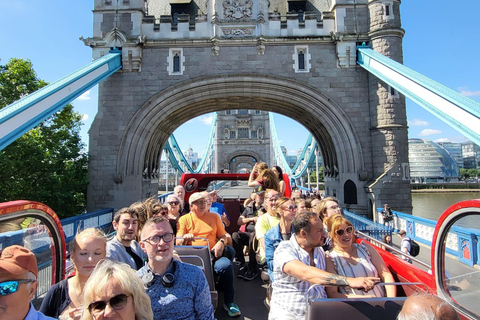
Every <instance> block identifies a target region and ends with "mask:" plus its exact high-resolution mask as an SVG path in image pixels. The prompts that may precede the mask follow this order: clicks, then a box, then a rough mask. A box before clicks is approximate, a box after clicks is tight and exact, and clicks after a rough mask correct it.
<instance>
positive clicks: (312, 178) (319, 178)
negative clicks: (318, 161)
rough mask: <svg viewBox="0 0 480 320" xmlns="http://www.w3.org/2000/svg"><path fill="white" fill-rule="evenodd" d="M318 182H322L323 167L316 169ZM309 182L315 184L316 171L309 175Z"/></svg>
mask: <svg viewBox="0 0 480 320" xmlns="http://www.w3.org/2000/svg"><path fill="white" fill-rule="evenodd" d="M318 181H319V182H323V167H320V168H318ZM310 182H317V171H313V172H312V173H310Z"/></svg>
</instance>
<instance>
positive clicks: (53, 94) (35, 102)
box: [0, 50, 122, 150]
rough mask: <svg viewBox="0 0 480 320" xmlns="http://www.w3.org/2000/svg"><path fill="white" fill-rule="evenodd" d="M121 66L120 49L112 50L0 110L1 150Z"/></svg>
mask: <svg viewBox="0 0 480 320" xmlns="http://www.w3.org/2000/svg"><path fill="white" fill-rule="evenodd" d="M120 68H122V56H121V53H120V51H118V50H114V51H111V52H110V53H108V54H107V55H105V56H103V57H101V58H99V59H97V60H95V61H93V62H92V63H90V64H89V65H87V66H85V67H83V68H81V69H79V70H77V71H75V72H74V73H72V74H70V75H68V76H66V77H64V78H62V79H60V80H58V81H55V82H53V83H51V84H49V85H47V86H45V87H43V88H41V89H39V90H37V91H35V92H34V93H32V94H30V95H28V96H26V97H24V98H22V99H20V100H18V101H16V102H14V103H12V104H11V105H9V106H7V107H5V108H3V109H2V110H0V150H2V149H3V148H5V147H6V146H8V145H9V144H10V143H12V142H13V141H15V140H16V139H17V138H19V137H21V136H22V135H23V134H25V133H26V132H27V131H29V130H30V129H32V128H34V127H35V126H36V125H38V124H39V123H41V122H42V121H44V120H46V119H47V118H48V117H50V116H51V115H52V114H54V113H55V112H57V111H59V110H60V109H62V108H63V107H64V106H66V105H67V104H68V103H70V102H71V101H73V100H75V99H76V98H78V97H79V96H80V95H82V94H83V93H84V92H85V91H87V90H88V89H90V88H91V87H93V86H94V85H96V84H97V83H99V82H101V81H102V80H104V79H106V78H107V77H109V76H110V75H112V74H113V73H115V72H116V71H117V70H119V69H120Z"/></svg>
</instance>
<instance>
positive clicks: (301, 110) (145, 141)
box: [113, 74, 367, 207]
mask: <svg viewBox="0 0 480 320" xmlns="http://www.w3.org/2000/svg"><path fill="white" fill-rule="evenodd" d="M246 107H248V109H259V110H264V111H272V112H276V113H279V114H282V115H285V116H287V117H290V118H291V119H293V120H296V121H297V122H299V123H300V124H302V125H303V126H304V127H305V128H306V129H307V130H309V131H310V132H311V133H312V135H313V137H314V138H315V139H316V141H317V142H318V144H319V146H320V148H321V150H322V156H323V159H324V166H325V177H326V185H330V188H332V189H333V190H336V193H337V196H339V197H340V196H342V193H343V188H342V186H343V183H344V181H346V180H347V179H351V180H353V181H354V182H355V183H356V184H357V185H359V172H365V170H366V169H365V163H364V156H363V154H362V148H361V143H362V141H360V139H359V138H358V134H357V132H355V131H354V129H353V128H354V126H353V124H352V123H351V121H350V118H349V117H348V116H347V115H346V113H345V112H344V110H343V109H342V108H341V106H340V105H339V104H337V103H336V102H335V101H334V100H333V99H331V98H330V97H328V96H327V95H326V94H324V93H322V92H320V91H319V90H317V89H315V88H313V87H309V86H307V85H305V83H300V82H296V81H293V80H292V79H287V78H281V77H273V76H264V75H257V74H244V75H238V74H237V75H224V76H205V77H200V78H195V79H192V80H189V81H185V82H182V83H178V84H176V85H174V86H171V87H169V88H167V89H166V90H163V91H161V92H159V93H157V94H156V95H154V96H152V97H151V98H150V99H149V100H148V101H146V102H145V103H144V104H143V106H142V107H141V108H140V109H139V110H138V111H137V112H136V113H135V114H134V116H133V117H132V119H131V120H130V122H129V124H128V126H127V127H126V129H125V133H124V135H123V138H122V142H121V144H120V146H119V149H118V153H117V155H118V157H117V159H116V172H115V174H114V179H113V180H114V181H115V184H116V185H115V188H116V190H118V191H121V189H124V190H125V192H124V194H125V195H123V196H122V197H119V199H115V201H118V202H121V201H124V202H125V203H122V204H121V205H127V204H129V203H131V202H133V201H138V200H139V199H143V198H145V197H148V196H152V195H154V194H156V192H157V191H156V190H157V186H156V185H154V184H152V183H151V179H152V178H153V174H154V173H155V172H156V171H157V170H158V166H159V161H160V155H161V152H162V149H163V146H164V144H165V142H166V140H167V139H168V137H169V136H170V135H171V134H172V133H173V132H174V130H175V129H176V128H177V127H178V126H180V125H181V124H183V123H185V122H186V121H188V120H190V119H192V118H194V117H197V116H199V115H202V114H205V113H209V112H215V111H220V110H228V109H242V108H246ZM277 131H278V128H277ZM192 134H194V133H192ZM140 185H141V188H140V187H139V186H140ZM116 194H121V192H117V193H116ZM120 198H121V199H120ZM341 198H343V197H341ZM361 198H364V199H365V200H364V201H359V205H364V206H365V207H366V205H367V202H366V197H365V196H363V197H361ZM118 202H116V203H118ZM116 206H118V205H116Z"/></svg>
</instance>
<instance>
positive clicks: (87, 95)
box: [77, 90, 92, 100]
mask: <svg viewBox="0 0 480 320" xmlns="http://www.w3.org/2000/svg"><path fill="white" fill-rule="evenodd" d="M90 91H91V90H87V91H85V92H84V93H83V94H82V95H81V96H80V97H78V98H77V99H78V100H90V99H92V97H90Z"/></svg>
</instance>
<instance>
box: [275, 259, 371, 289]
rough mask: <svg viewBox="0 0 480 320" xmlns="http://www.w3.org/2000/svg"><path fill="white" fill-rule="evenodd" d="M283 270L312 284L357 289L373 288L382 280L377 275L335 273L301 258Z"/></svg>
mask: <svg viewBox="0 0 480 320" xmlns="http://www.w3.org/2000/svg"><path fill="white" fill-rule="evenodd" d="M283 272H285V273H287V274H289V275H291V276H294V277H295V278H298V279H300V280H302V281H307V282H310V283H311V284H319V285H322V286H334V287H339V286H349V287H351V288H355V289H361V290H365V291H370V290H372V288H373V286H374V285H375V283H377V282H379V281H380V278H376V277H359V278H347V277H344V276H339V275H338V274H333V273H330V272H327V271H324V270H321V269H318V268H315V267H311V266H307V265H306V264H304V263H302V262H301V261H300V260H292V261H290V262H287V263H286V264H285V265H284V266H283Z"/></svg>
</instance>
